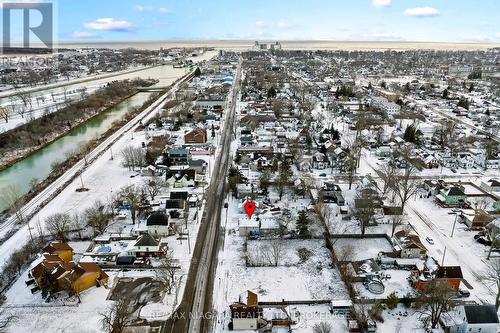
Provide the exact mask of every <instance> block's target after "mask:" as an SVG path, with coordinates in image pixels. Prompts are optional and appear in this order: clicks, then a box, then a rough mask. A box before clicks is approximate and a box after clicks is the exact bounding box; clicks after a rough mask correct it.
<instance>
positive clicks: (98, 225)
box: [84, 200, 109, 234]
mask: <svg viewBox="0 0 500 333" xmlns="http://www.w3.org/2000/svg"><path fill="white" fill-rule="evenodd" d="M105 208H106V206H105V205H104V204H103V203H102V202H101V201H99V200H96V201H94V203H93V204H92V206H90V207H89V208H87V209H86V210H85V212H84V216H85V219H86V220H87V225H88V226H89V227H92V229H93V230H94V234H102V233H103V232H104V231H105V230H106V227H107V226H108V222H109V215H108V214H107V213H106V209H105Z"/></svg>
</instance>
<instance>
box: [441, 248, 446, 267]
mask: <svg viewBox="0 0 500 333" xmlns="http://www.w3.org/2000/svg"><path fill="white" fill-rule="evenodd" d="M445 256H446V246H445V247H444V252H443V259H442V260H441V267H442V266H444V257H445Z"/></svg>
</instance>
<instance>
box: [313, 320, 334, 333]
mask: <svg viewBox="0 0 500 333" xmlns="http://www.w3.org/2000/svg"><path fill="white" fill-rule="evenodd" d="M313 332H314V333H332V332H333V327H332V325H331V324H330V323H328V322H326V321H322V322H319V323H316V324H314V326H313Z"/></svg>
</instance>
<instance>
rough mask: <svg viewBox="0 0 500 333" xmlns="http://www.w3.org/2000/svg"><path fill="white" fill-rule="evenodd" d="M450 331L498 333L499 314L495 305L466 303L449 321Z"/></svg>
mask: <svg viewBox="0 0 500 333" xmlns="http://www.w3.org/2000/svg"><path fill="white" fill-rule="evenodd" d="M449 324H450V325H449V326H450V333H497V332H498V329H499V324H498V315H497V311H496V308H495V306H494V305H491V304H487V305H464V306H460V307H459V308H458V311H457V312H456V313H455V314H454V315H453V316H452V319H451V321H450V322H449Z"/></svg>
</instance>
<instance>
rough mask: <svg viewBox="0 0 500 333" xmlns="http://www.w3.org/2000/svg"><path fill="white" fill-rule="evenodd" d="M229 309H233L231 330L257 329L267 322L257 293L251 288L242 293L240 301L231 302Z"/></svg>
mask: <svg viewBox="0 0 500 333" xmlns="http://www.w3.org/2000/svg"><path fill="white" fill-rule="evenodd" d="M229 309H230V311H231V322H230V323H229V329H230V330H234V331H239V330H257V329H259V328H260V327H262V326H263V325H264V324H265V321H264V320H263V319H262V313H263V311H262V308H261V307H260V306H259V302H258V297H257V294H255V293H253V292H251V291H250V290H247V291H246V292H245V293H243V294H241V295H240V296H239V297H238V302H235V303H233V304H231V305H230V306H229Z"/></svg>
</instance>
